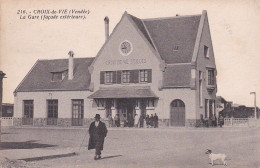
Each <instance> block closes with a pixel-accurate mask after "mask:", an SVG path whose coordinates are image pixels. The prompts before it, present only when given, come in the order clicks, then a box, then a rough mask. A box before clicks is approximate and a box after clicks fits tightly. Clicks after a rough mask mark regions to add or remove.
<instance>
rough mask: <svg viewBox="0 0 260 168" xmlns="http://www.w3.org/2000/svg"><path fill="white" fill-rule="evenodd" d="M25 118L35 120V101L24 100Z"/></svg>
mask: <svg viewBox="0 0 260 168" xmlns="http://www.w3.org/2000/svg"><path fill="white" fill-rule="evenodd" d="M23 102H24V115H23V117H24V118H33V100H24V101H23Z"/></svg>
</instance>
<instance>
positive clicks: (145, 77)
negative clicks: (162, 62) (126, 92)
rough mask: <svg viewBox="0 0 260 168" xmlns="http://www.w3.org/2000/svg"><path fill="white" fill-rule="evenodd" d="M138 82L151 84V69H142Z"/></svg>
mask: <svg viewBox="0 0 260 168" xmlns="http://www.w3.org/2000/svg"><path fill="white" fill-rule="evenodd" d="M140 82H148V83H151V82H152V70H151V69H144V70H140Z"/></svg>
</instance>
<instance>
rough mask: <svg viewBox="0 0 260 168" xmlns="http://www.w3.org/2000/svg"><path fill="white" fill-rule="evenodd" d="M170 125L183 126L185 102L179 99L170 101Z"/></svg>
mask: <svg viewBox="0 0 260 168" xmlns="http://www.w3.org/2000/svg"><path fill="white" fill-rule="evenodd" d="M170 125H171V126H177V127H184V126H185V104H184V102H183V101H182V100H180V99H175V100H173V101H172V102H171V110H170Z"/></svg>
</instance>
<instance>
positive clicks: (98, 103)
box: [94, 99, 105, 107]
mask: <svg viewBox="0 0 260 168" xmlns="http://www.w3.org/2000/svg"><path fill="white" fill-rule="evenodd" d="M94 100H95V102H96V104H97V106H98V107H105V100H104V99H94Z"/></svg>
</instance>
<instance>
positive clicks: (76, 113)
mask: <svg viewBox="0 0 260 168" xmlns="http://www.w3.org/2000/svg"><path fill="white" fill-rule="evenodd" d="M83 112H84V100H82V99H81V100H72V118H80V119H82V118H83Z"/></svg>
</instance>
